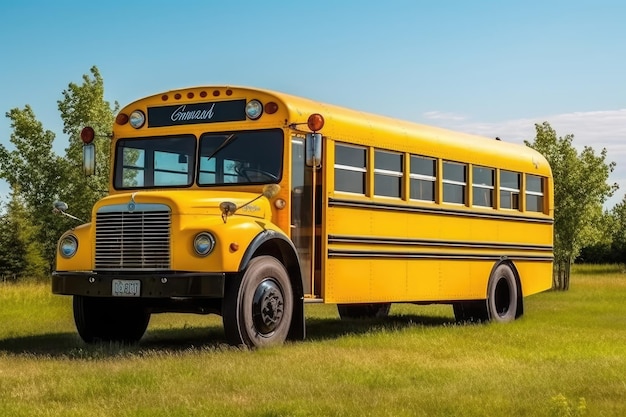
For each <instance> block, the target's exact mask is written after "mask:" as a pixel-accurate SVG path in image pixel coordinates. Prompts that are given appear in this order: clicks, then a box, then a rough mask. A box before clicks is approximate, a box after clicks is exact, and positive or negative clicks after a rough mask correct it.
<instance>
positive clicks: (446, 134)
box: [122, 85, 551, 176]
mask: <svg viewBox="0 0 626 417" xmlns="http://www.w3.org/2000/svg"><path fill="white" fill-rule="evenodd" d="M190 93H195V95H194V97H195V96H196V95H197V96H198V97H205V98H204V99H202V101H205V102H206V101H217V100H224V96H228V97H229V99H241V98H246V99H254V98H257V99H259V100H261V101H262V102H267V101H270V100H272V101H275V102H278V104H279V107H280V108H282V109H285V110H283V111H286V113H285V117H284V119H285V120H284V121H285V122H286V125H295V126H296V127H297V128H299V129H306V121H307V118H308V117H309V115H311V114H314V113H319V114H321V115H322V116H323V117H324V120H325V124H324V127H323V128H322V129H321V130H320V133H321V134H323V135H324V136H326V137H328V138H331V139H333V140H337V141H345V142H348V143H353V144H358V145H363V146H374V147H376V148H381V149H388V150H392V151H401V152H410V153H412V154H419V155H425V156H433V157H439V158H442V159H445V160H450V161H459V162H470V163H473V164H477V165H485V166H491V167H498V168H503V169H509V170H515V171H522V172H529V173H536V174H537V175H544V176H551V171H550V167H549V164H548V162H547V161H546V159H545V158H544V157H543V156H542V155H541V154H540V153H538V152H537V151H535V150H534V149H532V148H530V147H527V146H524V145H522V144H515V143H510V142H505V141H501V140H497V139H495V138H493V139H492V138H486V137H482V136H478V135H472V134H468V133H462V132H456V131H452V130H448V129H444V128H440V127H434V126H428V125H422V124H418V123H414V122H409V121H404V120H399V119H393V118H391V117H386V116H380V115H375V114H372V113H367V112H361V111H357V110H353V109H349V108H345V107H340V106H336V105H332V104H327V103H322V102H318V101H314V100H310V99H307V98H302V97H298V96H294V95H290V94H286V93H281V92H277V91H271V90H266V89H260V88H251V87H239V86H225V85H224V86H198V87H190V88H182V89H176V90H170V91H167V92H163V93H159V94H155V95H153V96H150V97H146V98H143V99H140V100H137V101H135V102H134V103H130V104H129V105H127V106H125V108H124V109H122V112H124V111H127V110H131V107H133V106H136V105H137V104H139V103H146V102H148V103H153V104H157V103H162V98H163V97H164V96H177V95H180V96H179V97H186V96H188V94H190ZM200 93H204V94H203V95H202V96H201V95H200ZM218 97H219V98H218ZM195 101H196V102H197V101H199V100H198V99H196V100H195Z"/></svg>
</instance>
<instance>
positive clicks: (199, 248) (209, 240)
mask: <svg viewBox="0 0 626 417" xmlns="http://www.w3.org/2000/svg"><path fill="white" fill-rule="evenodd" d="M214 247H215V238H214V237H213V235H212V234H210V233H207V232H202V233H198V234H197V235H196V237H195V238H194V239H193V248H194V250H195V251H196V253H197V254H198V255H200V256H207V255H208V254H209V253H211V252H212V251H213V248H214Z"/></svg>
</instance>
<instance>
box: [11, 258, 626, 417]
mask: <svg viewBox="0 0 626 417" xmlns="http://www.w3.org/2000/svg"><path fill="white" fill-rule="evenodd" d="M391 314H392V316H391V317H389V318H388V319H386V320H375V321H374V320H372V321H363V322H358V321H353V322H340V321H339V319H338V315H337V313H336V308H335V306H332V305H307V325H308V328H307V331H308V337H307V340H306V341H304V342H298V343H288V344H286V345H285V346H281V347H278V348H272V349H266V350H259V351H250V350H240V349H235V348H231V347H228V346H226V345H225V339H224V334H223V331H222V328H221V320H220V318H219V317H217V316H195V315H175V314H166V315H155V316H153V319H152V321H151V324H150V327H149V328H148V332H147V334H146V336H144V339H143V340H142V342H141V343H140V344H139V345H134V346H121V345H111V344H101V345H95V346H87V345H85V344H83V343H82V342H81V341H80V339H79V338H78V336H77V334H76V332H75V329H74V323H73V320H72V311H71V298H70V297H62V296H54V295H52V294H51V293H50V289H49V287H48V286H47V285H45V284H37V283H24V284H17V285H15V284H4V285H2V284H0V416H87V415H88V416H212V415H216V416H223V415H225V416H229V415H230V416H241V415H251V416H370V415H371V416H374V415H375V416H576V415H588V416H623V415H626V274H624V273H623V272H621V271H620V270H618V269H617V268H606V267H604V268H590V267H587V268H577V269H576V270H575V271H574V274H573V276H572V284H571V289H570V291H568V292H546V293H542V294H538V295H534V296H532V297H528V298H527V299H526V304H525V316H524V317H523V318H522V319H520V320H517V321H516V322H514V323H509V324H504V325H496V324H479V325H456V324H454V323H453V315H452V308H451V307H449V306H414V305H394V306H393V307H392V310H391Z"/></svg>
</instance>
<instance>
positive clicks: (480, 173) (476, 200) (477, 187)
mask: <svg viewBox="0 0 626 417" xmlns="http://www.w3.org/2000/svg"><path fill="white" fill-rule="evenodd" d="M493 173H494V170H493V169H491V168H484V167H478V166H475V167H473V168H472V195H473V197H472V204H473V205H475V206H480V207H493V184H494V176H493Z"/></svg>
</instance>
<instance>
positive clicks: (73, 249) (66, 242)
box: [59, 235, 78, 259]
mask: <svg viewBox="0 0 626 417" xmlns="http://www.w3.org/2000/svg"><path fill="white" fill-rule="evenodd" d="M77 252H78V238H77V237H76V236H74V235H66V236H63V237H62V238H61V240H60V241H59V254H60V255H61V257H63V258H65V259H70V258H72V257H74V255H76V253H77Z"/></svg>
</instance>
